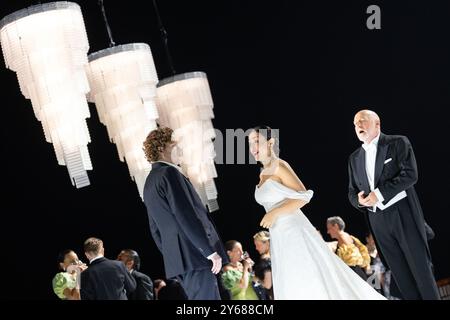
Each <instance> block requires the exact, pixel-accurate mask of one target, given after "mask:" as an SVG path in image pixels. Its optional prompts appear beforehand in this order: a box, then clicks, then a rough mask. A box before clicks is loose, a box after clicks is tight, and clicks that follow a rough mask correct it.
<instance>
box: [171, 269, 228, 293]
mask: <svg viewBox="0 0 450 320" xmlns="http://www.w3.org/2000/svg"><path fill="white" fill-rule="evenodd" d="M177 279H178V280H179V281H180V283H181V285H182V286H183V288H184V291H185V292H186V294H187V296H188V299H189V300H221V299H220V294H219V288H218V285H217V278H216V276H215V275H214V274H213V273H212V272H211V269H210V268H206V269H200V270H192V271H190V272H188V273H185V274H182V275H179V276H178V277H177Z"/></svg>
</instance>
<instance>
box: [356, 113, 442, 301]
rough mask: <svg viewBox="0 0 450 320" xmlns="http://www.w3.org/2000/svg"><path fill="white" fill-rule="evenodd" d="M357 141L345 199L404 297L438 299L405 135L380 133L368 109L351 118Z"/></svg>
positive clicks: (412, 159) (415, 175)
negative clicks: (357, 213) (363, 218)
mask: <svg viewBox="0 0 450 320" xmlns="http://www.w3.org/2000/svg"><path fill="white" fill-rule="evenodd" d="M354 126H355V132H356V136H357V137H358V139H359V140H360V141H361V142H363V145H362V146H361V147H360V148H358V149H357V150H356V151H355V152H353V153H352V154H351V155H350V158H349V163H348V171H349V190H348V197H349V200H350V202H351V204H352V205H353V206H354V207H355V208H357V209H358V210H360V211H362V212H364V213H366V214H367V218H368V224H369V227H370V229H371V231H372V234H373V236H374V238H375V242H376V244H377V248H378V250H379V251H380V253H381V254H380V256H381V257H382V258H383V260H384V261H383V262H385V263H386V264H387V266H388V267H389V269H391V271H392V275H393V278H394V280H395V283H396V284H397V286H398V289H399V291H400V294H401V296H402V298H404V299H427V300H433V299H439V294H438V290H437V287H436V282H435V279H434V276H433V272H432V267H431V266H432V264H431V255H430V251H429V248H428V243H427V236H426V231H425V221H424V217H423V213H422V209H421V206H420V203H419V198H418V196H417V194H416V191H415V189H414V185H415V184H416V182H417V179H418V175H417V165H416V159H415V156H414V152H413V148H412V146H411V143H410V142H409V140H408V138H407V137H405V136H400V135H385V134H383V133H382V132H381V124H380V118H379V117H378V115H377V114H376V113H375V112H373V111H371V110H361V111H359V112H358V113H357V114H356V115H355V117H354Z"/></svg>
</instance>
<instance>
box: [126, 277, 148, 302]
mask: <svg viewBox="0 0 450 320" xmlns="http://www.w3.org/2000/svg"><path fill="white" fill-rule="evenodd" d="M131 276H132V277H133V278H134V280H136V290H134V291H133V292H130V293H128V294H127V295H128V300H153V299H154V297H153V281H152V279H150V277H149V276H147V275H146V274H144V273H142V272H139V271H136V270H133V272H132V273H131Z"/></svg>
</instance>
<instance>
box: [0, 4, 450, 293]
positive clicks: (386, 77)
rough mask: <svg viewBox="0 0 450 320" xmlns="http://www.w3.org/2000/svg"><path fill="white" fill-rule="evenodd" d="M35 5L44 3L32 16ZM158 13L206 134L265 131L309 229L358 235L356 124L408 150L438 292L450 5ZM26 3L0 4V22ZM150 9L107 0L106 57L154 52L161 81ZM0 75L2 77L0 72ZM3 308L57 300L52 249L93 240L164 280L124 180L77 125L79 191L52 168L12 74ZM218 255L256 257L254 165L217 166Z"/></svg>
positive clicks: (443, 255)
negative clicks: (209, 125)
mask: <svg viewBox="0 0 450 320" xmlns="http://www.w3.org/2000/svg"><path fill="white" fill-rule="evenodd" d="M42 2H46V1H42ZM75 2H77V3H79V4H80V5H81V7H82V11H83V14H84V19H85V23H86V28H87V32H88V37H89V42H90V46H91V49H90V52H94V51H97V50H100V49H103V48H105V47H107V46H108V39H107V35H106V31H105V27H104V25H103V21H102V17H101V14H100V10H99V9H98V6H97V1H94V0H92V1H75ZM159 2H160V4H159V5H160V11H161V15H162V18H163V20H164V24H165V26H166V28H167V30H168V33H169V43H170V49H171V52H172V55H173V58H174V61H175V67H176V69H177V72H179V73H181V72H189V71H197V70H198V71H204V72H206V73H207V75H208V78H209V82H210V86H211V91H212V94H213V99H214V102H215V119H214V121H213V123H214V126H215V127H216V128H218V129H220V130H222V131H223V132H225V129H227V128H230V129H234V128H244V129H246V128H249V127H251V126H254V125H257V124H268V125H270V126H272V127H273V128H279V129H280V140H281V157H282V158H284V159H286V160H287V161H288V162H289V163H290V164H291V165H292V167H293V168H294V169H295V170H296V172H297V173H298V175H299V176H300V178H301V179H302V180H303V182H304V183H305V185H306V186H307V187H308V188H311V189H313V190H314V191H315V197H314V199H313V200H312V202H311V203H310V204H309V205H308V206H307V207H305V209H304V212H305V213H306V214H307V216H308V217H309V218H310V220H311V222H312V223H313V224H314V225H315V226H316V227H318V228H320V229H321V231H322V234H323V235H324V236H325V239H328V237H327V236H326V233H325V231H326V229H325V220H326V218H327V217H328V216H331V215H340V216H342V217H343V218H344V219H345V220H346V222H347V225H348V231H349V232H350V233H353V234H355V235H357V236H359V237H361V238H363V237H364V235H365V233H366V232H367V229H366V226H365V221H364V218H363V216H362V215H361V214H360V213H358V212H357V211H356V210H355V209H353V208H352V207H351V206H350V205H349V203H348V200H347V158H348V155H349V154H350V153H351V152H352V151H353V150H354V149H355V148H357V147H358V146H359V144H360V143H359V142H358V141H357V139H356V137H355V135H354V131H353V124H352V121H353V115H354V113H355V112H356V111H357V110H358V109H360V108H362V107H368V108H372V109H374V110H375V111H377V112H378V113H379V115H380V117H381V118H382V130H383V131H384V132H385V133H388V134H404V135H407V136H408V137H409V138H410V140H411V141H412V143H413V146H414V149H415V153H416V157H417V161H418V167H419V182H418V184H417V186H416V188H417V191H418V193H419V196H420V199H421V202H422V206H423V209H424V212H425V215H426V220H427V221H428V222H429V224H430V225H431V226H432V227H433V228H434V230H435V232H436V238H435V239H434V240H433V241H432V243H431V248H432V253H433V257H434V263H435V268H436V277H437V278H443V277H448V276H450V261H449V258H448V244H449V240H450V234H449V233H448V231H447V226H448V223H449V218H448V206H447V205H446V203H447V201H448V198H447V197H448V181H449V180H450V176H449V171H448V169H447V165H448V162H447V161H448V160H449V158H448V157H447V155H448V152H447V148H448V130H449V129H448V128H449V124H448V119H449V118H448V116H449V111H448V108H449V106H448V105H449V103H450V45H449V44H450V40H449V33H450V32H449V26H448V21H450V3H448V2H447V3H444V2H439V3H431V2H426V1H395V3H392V2H393V1H375V2H374V1H370V2H367V1H362V0H355V1H348V0H347V1H329V2H324V1H310V2H305V1H280V0H277V1H270V2H263V1H246V2H245V3H244V1H230V0H228V1H175V0H165V1H159ZM35 3H37V1H11V0H10V1H2V4H1V6H0V17H3V16H5V15H6V14H9V13H11V12H13V11H16V10H18V9H21V8H24V7H26V6H29V5H31V4H35ZM150 3H151V2H150V1H141V0H139V1H138V0H129V1H120V2H119V1H118V2H116V1H105V6H106V10H107V14H108V16H109V19H110V25H111V28H112V31H113V35H114V40H115V41H116V43H117V44H125V43H130V42H146V43H148V44H150V46H151V48H152V51H153V55H154V59H155V64H156V67H157V70H158V73H159V77H160V79H162V78H164V77H166V76H169V75H170V72H169V70H170V69H169V67H168V65H167V63H166V59H165V56H164V51H163V47H162V42H161V40H160V37H159V31H158V28H157V23H156V19H155V12H154V10H153V8H152V7H151V6H149V4H150ZM370 4H378V5H379V6H380V7H381V11H382V16H381V18H382V29H381V30H374V31H371V30H368V29H367V28H366V18H367V17H368V15H367V14H366V8H367V6H368V5H370ZM2 64H3V63H2ZM0 83H1V111H2V113H1V117H2V122H1V125H0V128H1V143H2V162H3V165H2V179H1V181H2V197H1V198H2V201H1V208H2V209H1V211H2V214H1V216H0V221H1V222H0V228H1V231H0V234H1V246H2V257H3V259H2V271H3V272H2V290H1V295H2V298H17V299H23V298H27V299H55V298H56V296H55V295H54V294H53V293H52V289H51V279H52V277H53V275H54V274H55V273H56V272H57V269H56V255H57V253H58V251H59V250H61V249H64V248H73V249H74V250H76V251H77V253H78V254H79V256H80V257H82V259H83V260H86V258H85V257H84V256H83V254H82V243H83V241H84V240H85V239H86V238H87V237H89V236H97V237H100V238H101V239H103V240H104V243H105V248H106V256H107V257H109V258H115V257H116V255H117V254H118V252H119V251H120V250H121V249H122V248H134V249H136V250H137V251H138V252H139V253H140V254H141V257H142V260H143V263H142V264H143V267H142V270H143V271H144V272H146V273H148V274H149V275H150V276H151V277H152V278H159V277H162V276H163V265H162V258H161V256H160V254H159V252H158V251H157V250H156V247H155V245H154V243H153V240H152V239H151V236H150V232H149V228H148V220H147V214H146V210H145V207H144V205H143V203H142V202H141V200H140V198H139V196H138V193H137V189H136V186H135V184H134V182H132V181H131V179H130V177H129V174H128V170H127V167H126V165H125V164H124V163H121V162H120V161H119V159H118V156H117V151H116V147H115V145H114V144H112V143H110V142H109V140H108V137H107V133H106V128H105V127H104V126H103V125H102V124H100V123H99V121H98V116H97V113H96V110H95V107H94V105H91V118H90V119H88V126H89V130H90V133H91V136H92V143H90V144H89V151H90V155H91V158H92V162H93V166H94V170H93V171H92V172H90V173H89V176H90V180H91V186H89V187H86V188H83V189H80V190H77V189H75V188H74V187H72V185H71V183H70V181H69V177H68V173H67V170H66V168H65V167H60V166H58V165H57V162H56V158H55V155H54V151H53V148H52V146H51V145H50V144H48V143H46V142H45V140H44V138H43V132H42V129H41V125H40V123H39V122H38V121H37V120H36V118H35V117H34V114H33V112H32V108H31V104H30V101H28V100H25V99H24V97H23V96H22V95H21V93H20V91H19V87H18V84H17V79H16V75H15V73H13V72H12V71H10V70H7V69H6V68H5V67H4V64H3V67H1V68H0ZM217 171H218V174H219V177H218V178H217V179H216V183H217V188H218V190H219V203H220V211H219V212H216V213H214V214H213V217H214V220H215V222H216V224H217V226H218V229H219V232H220V234H221V236H222V238H223V240H228V239H237V240H240V241H241V242H242V243H243V245H244V247H245V248H244V249H247V250H249V251H250V253H251V254H253V255H254V256H255V255H256V254H255V251H254V249H253V245H252V235H253V234H254V233H255V232H256V231H258V230H259V228H258V225H259V221H260V219H261V217H262V215H263V208H262V207H259V206H258V205H257V204H256V203H255V202H254V199H253V192H254V188H255V184H256V183H257V182H258V167H257V166H255V165H217Z"/></svg>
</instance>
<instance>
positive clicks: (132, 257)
mask: <svg viewBox="0 0 450 320" xmlns="http://www.w3.org/2000/svg"><path fill="white" fill-rule="evenodd" d="M117 260H119V261H122V262H123V263H124V264H125V267H127V269H128V271H129V272H130V273H131V275H132V277H133V278H134V280H136V290H134V291H133V292H129V293H127V296H128V300H153V281H152V279H150V277H149V276H147V275H146V274H143V273H142V272H139V269H140V267H141V258H140V257H139V255H138V253H137V252H136V251H134V250H131V249H125V250H122V251H121V252H120V253H119V255H118V256H117Z"/></svg>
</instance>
